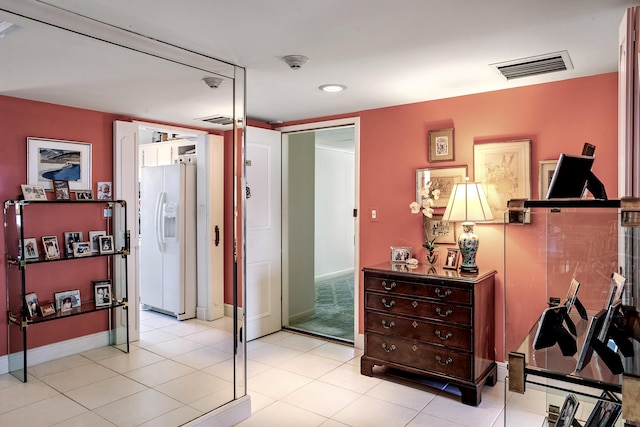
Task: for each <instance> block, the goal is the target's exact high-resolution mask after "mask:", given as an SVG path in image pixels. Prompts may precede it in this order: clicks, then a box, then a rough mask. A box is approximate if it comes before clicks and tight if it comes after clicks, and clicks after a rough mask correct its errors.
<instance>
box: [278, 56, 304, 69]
mask: <svg viewBox="0 0 640 427" xmlns="http://www.w3.org/2000/svg"><path fill="white" fill-rule="evenodd" d="M282 60H283V61H284V62H286V63H287V65H288V66H289V67H290V68H291V69H292V70H299V69H300V68H302V66H303V65H304V64H306V63H307V62H309V58H307V57H306V56H304V55H287V56H284V57H283V58H282Z"/></svg>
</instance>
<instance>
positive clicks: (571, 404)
mask: <svg viewBox="0 0 640 427" xmlns="http://www.w3.org/2000/svg"><path fill="white" fill-rule="evenodd" d="M578 404H579V402H578V398H577V397H576V395H575V394H573V393H569V394H568V395H567V397H566V399H564V404H563V405H562V409H560V414H559V415H558V421H556V427H571V425H572V424H573V418H574V417H575V416H576V411H577V410H578Z"/></svg>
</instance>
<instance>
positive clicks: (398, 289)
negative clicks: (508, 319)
mask: <svg viewBox="0 0 640 427" xmlns="http://www.w3.org/2000/svg"><path fill="white" fill-rule="evenodd" d="M438 282H440V283H438ZM365 289H366V290H368V291H376V292H389V293H393V294H403V295H415V296H419V297H425V298H431V299H435V300H439V301H443V302H454V303H457V304H469V305H471V302H472V300H471V290H470V289H464V288H457V287H453V286H450V285H447V284H446V283H445V282H444V281H438V280H433V282H425V283H415V282H405V281H401V280H394V279H389V278H382V277H375V276H374V277H366V278H365Z"/></svg>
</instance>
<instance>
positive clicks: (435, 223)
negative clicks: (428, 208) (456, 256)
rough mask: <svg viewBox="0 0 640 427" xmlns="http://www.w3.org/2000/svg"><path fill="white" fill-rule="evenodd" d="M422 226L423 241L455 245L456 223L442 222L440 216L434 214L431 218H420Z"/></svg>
mask: <svg viewBox="0 0 640 427" xmlns="http://www.w3.org/2000/svg"><path fill="white" fill-rule="evenodd" d="M422 217H423V220H422V224H423V226H424V240H425V242H430V241H432V240H433V239H436V243H445V244H446V243H451V244H454V243H456V241H457V240H456V223H455V222H449V221H443V220H442V215H436V214H434V215H433V216H432V217H431V218H429V217H426V216H424V215H423V216H422Z"/></svg>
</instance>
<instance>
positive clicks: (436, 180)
mask: <svg viewBox="0 0 640 427" xmlns="http://www.w3.org/2000/svg"><path fill="white" fill-rule="evenodd" d="M466 177H467V167H466V166H451V167H446V168H424V169H418V170H416V202H418V204H422V199H423V196H422V195H421V194H420V190H421V189H423V188H424V187H425V186H426V185H427V184H428V183H429V182H430V183H431V186H430V187H429V190H430V191H431V192H433V190H438V191H439V192H440V195H439V197H438V200H434V201H433V207H435V208H444V207H446V206H447V203H449V197H451V192H452V191H453V186H454V185H455V184H457V183H462V182H464V179H465V178H466Z"/></svg>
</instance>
